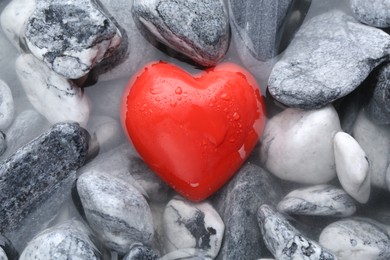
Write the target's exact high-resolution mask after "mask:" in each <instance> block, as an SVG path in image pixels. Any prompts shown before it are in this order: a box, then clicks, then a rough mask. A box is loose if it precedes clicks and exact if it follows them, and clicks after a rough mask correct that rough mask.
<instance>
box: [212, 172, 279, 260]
mask: <svg viewBox="0 0 390 260" xmlns="http://www.w3.org/2000/svg"><path fill="white" fill-rule="evenodd" d="M280 192H281V189H280V187H279V185H278V183H277V182H276V180H275V179H274V177H272V176H271V175H270V174H269V173H268V172H266V171H265V170H263V169H262V168H260V167H259V166H257V165H254V164H245V165H244V166H243V167H242V168H241V169H240V170H239V171H238V172H237V173H236V175H235V176H234V177H233V178H232V180H231V181H230V182H229V183H228V184H226V185H225V186H224V187H223V188H222V189H221V190H220V191H219V192H218V193H217V194H216V195H215V196H214V197H213V198H212V200H213V202H214V205H215V208H216V209H217V211H218V212H219V214H220V215H221V218H222V220H223V222H224V223H225V237H224V240H223V242H222V247H221V250H220V253H219V255H218V256H217V258H216V259H259V258H261V257H267V256H270V253H269V252H268V251H267V249H266V247H265V245H264V243H263V240H262V238H261V233H260V230H259V227H258V224H257V220H256V212H257V210H258V208H259V207H260V205H262V204H264V203H269V204H273V205H275V204H276V203H278V202H279V200H280V197H281V194H280Z"/></svg>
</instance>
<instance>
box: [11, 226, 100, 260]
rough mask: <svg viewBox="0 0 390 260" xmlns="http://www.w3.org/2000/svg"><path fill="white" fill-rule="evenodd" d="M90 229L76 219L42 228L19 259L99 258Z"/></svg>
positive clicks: (91, 259) (93, 259)
mask: <svg viewBox="0 0 390 260" xmlns="http://www.w3.org/2000/svg"><path fill="white" fill-rule="evenodd" d="M90 236H91V234H90V231H89V230H88V229H87V228H86V227H85V225H84V224H83V223H82V222H80V221H78V220H68V221H67V222H65V223H62V224H60V225H58V226H54V227H51V228H48V229H46V230H43V231H42V232H41V233H39V234H38V235H37V236H36V237H35V238H34V239H33V240H32V241H30V243H29V244H28V245H27V247H26V248H25V249H24V250H23V252H22V254H21V255H20V258H19V260H31V259H36V260H47V259H90V260H95V259H96V260H98V259H101V255H100V253H99V252H98V250H97V248H96V247H95V245H94V244H93V242H92V241H91V239H90Z"/></svg>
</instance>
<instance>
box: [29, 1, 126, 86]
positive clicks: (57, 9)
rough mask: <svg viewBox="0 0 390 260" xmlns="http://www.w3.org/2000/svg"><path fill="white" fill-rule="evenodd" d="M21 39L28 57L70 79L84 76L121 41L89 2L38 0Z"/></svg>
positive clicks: (119, 36) (112, 25) (116, 32)
mask: <svg viewBox="0 0 390 260" xmlns="http://www.w3.org/2000/svg"><path fill="white" fill-rule="evenodd" d="M25 37H26V43H27V46H28V48H29V49H30V51H31V53H32V54H34V55H35V56H36V57H37V58H39V59H40V60H43V61H44V63H45V64H46V65H47V66H48V67H49V68H50V69H52V70H53V71H55V72H56V73H58V74H60V75H62V76H64V77H65V78H70V79H77V78H81V77H82V76H84V75H86V74H88V72H89V71H90V70H91V69H92V68H93V67H94V66H95V65H96V64H98V63H99V62H101V61H102V60H103V59H104V58H107V57H109V56H110V55H111V53H112V52H114V50H115V49H116V48H117V47H118V46H119V45H120V42H121V34H120V32H119V30H118V28H117V27H116V26H115V24H114V23H113V22H112V21H111V20H110V19H109V18H108V17H106V16H105V15H104V14H103V13H102V11H101V10H100V9H99V7H98V5H96V3H95V2H94V1H91V0H77V1H74V2H64V1H61V0H50V1H38V2H37V4H36V7H35V10H34V12H33V13H32V14H31V15H30V17H29V18H28V20H27V24H26V27H25Z"/></svg>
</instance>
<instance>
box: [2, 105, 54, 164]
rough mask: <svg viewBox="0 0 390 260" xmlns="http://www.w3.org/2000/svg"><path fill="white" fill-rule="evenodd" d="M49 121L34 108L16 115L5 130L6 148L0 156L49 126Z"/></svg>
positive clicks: (18, 146)
mask: <svg viewBox="0 0 390 260" xmlns="http://www.w3.org/2000/svg"><path fill="white" fill-rule="evenodd" d="M49 126H50V124H49V122H48V121H47V120H46V119H45V118H44V117H43V116H42V115H41V114H39V113H38V112H36V111H35V110H25V111H23V112H21V113H20V114H19V115H17V116H16V118H15V120H14V122H13V123H12V125H11V126H10V127H9V128H8V129H7V131H5V135H6V141H7V150H6V151H5V153H4V154H2V156H1V157H0V158H2V159H4V158H7V157H9V156H10V155H11V154H13V153H14V152H15V151H16V150H18V149H19V148H20V147H22V146H23V145H25V144H27V143H28V142H30V141H31V140H33V139H34V138H35V137H37V136H38V135H40V134H41V133H42V132H43V131H45V130H47V129H48V128H49Z"/></svg>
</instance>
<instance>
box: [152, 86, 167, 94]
mask: <svg viewBox="0 0 390 260" xmlns="http://www.w3.org/2000/svg"><path fill="white" fill-rule="evenodd" d="M163 91H164V90H163V88H161V87H152V88H150V89H149V92H150V94H152V95H158V94H161V93H162V92H163Z"/></svg>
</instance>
